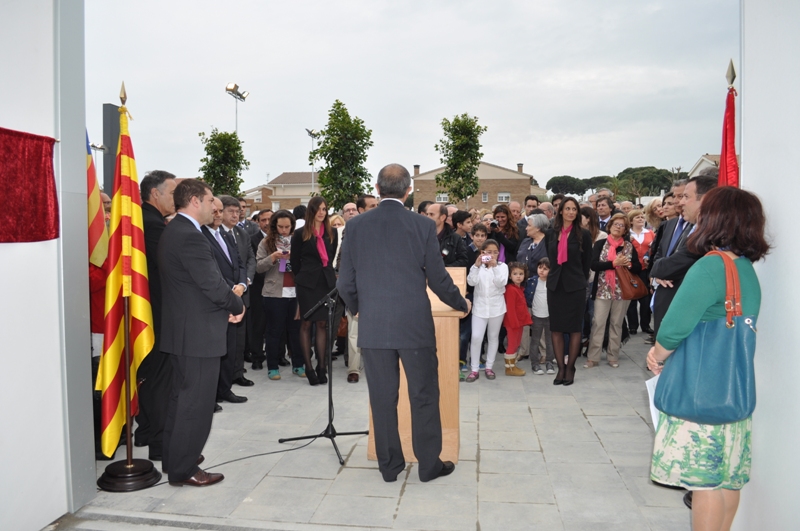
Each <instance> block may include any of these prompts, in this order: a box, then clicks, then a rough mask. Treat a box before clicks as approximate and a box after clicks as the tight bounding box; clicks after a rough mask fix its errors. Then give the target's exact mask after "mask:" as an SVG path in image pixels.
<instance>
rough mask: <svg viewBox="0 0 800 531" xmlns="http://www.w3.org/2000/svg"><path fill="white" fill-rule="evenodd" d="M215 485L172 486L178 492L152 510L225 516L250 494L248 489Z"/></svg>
mask: <svg viewBox="0 0 800 531" xmlns="http://www.w3.org/2000/svg"><path fill="white" fill-rule="evenodd" d="M223 483H224V481H223ZM219 485H222V483H220V484H219ZM215 487H216V485H215V486H213V487H209V488H202V487H201V488H197V487H172V488H174V489H179V490H180V492H176V493H175V494H174V495H173V496H171V497H169V498H167V499H166V500H163V501H162V502H161V503H159V504H158V505H157V506H156V507H155V508H153V512H156V513H172V514H192V515H197V516H217V517H225V516H228V515H230V514H231V513H232V512H233V511H234V510H235V509H236V508H237V507H238V506H239V505H240V504H241V503H242V501H243V500H244V499H245V498H247V497H248V496H249V494H250V489H237V488H226V489H222V488H215Z"/></svg>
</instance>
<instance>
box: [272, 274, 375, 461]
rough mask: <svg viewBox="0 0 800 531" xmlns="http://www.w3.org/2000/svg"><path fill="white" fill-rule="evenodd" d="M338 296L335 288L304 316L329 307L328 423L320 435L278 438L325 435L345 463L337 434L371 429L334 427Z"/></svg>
mask: <svg viewBox="0 0 800 531" xmlns="http://www.w3.org/2000/svg"><path fill="white" fill-rule="evenodd" d="M336 297H337V290H336V289H335V288H334V290H333V291H331V292H330V293H328V294H327V295H325V296H324V297H322V299H321V300H320V301H319V302H318V303H317V304H315V305H314V307H313V308H311V309H310V310H308V312H306V314H305V315H304V316H303V319H308V318H309V317H311V315H313V313H314V312H315V311H317V309H319V307H320V306H327V307H328V331H327V343H326V345H325V355H326V361H325V362H326V363H327V365H328V425H327V426H325V429H324V430H322V433H320V434H319V435H303V436H302V437H289V438H288V439H278V442H279V443H285V442H291V441H304V440H306V439H317V438H319V437H325V438H326V439H329V440H330V441H331V444H332V445H333V449H334V450H336V455H337V456H338V457H339V464H340V465H343V464H344V458H343V457H342V453H341V452H340V451H339V447H338V446H337V445H336V436H337V435H367V434H368V433H369V431H348V432H342V433H337V432H336V428H334V427H333V356H332V350H333V330H335V329H336V328H335V327H334V322H333V315H334V312H335V310H336ZM308 370H313V369H312V368H311V367H308Z"/></svg>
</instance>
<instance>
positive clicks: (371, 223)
mask: <svg viewBox="0 0 800 531" xmlns="http://www.w3.org/2000/svg"><path fill="white" fill-rule="evenodd" d="M376 189H377V191H378V193H379V194H380V196H381V199H382V200H381V204H380V207H378V208H377V209H375V210H374V212H370V213H368V214H367V215H365V216H358V217H356V218H354V219H353V220H352V221H350V222H349V223H348V224H347V231H346V234H347V236H346V238H345V241H344V245H343V247H342V264H341V267H340V269H339V280H338V282H337V287H338V288H339V294H340V296H341V297H342V299H344V301H345V303H346V304H347V307H348V308H350V310H351V311H352V312H354V313H355V314H360V316H361V317H360V320H361V322H360V328H359V336H358V344H359V346H360V347H361V348H362V351H363V355H364V366H365V368H366V371H367V384H368V386H369V401H370V405H371V407H372V413H373V417H372V418H373V422H374V434H375V450H376V453H377V454H378V468H379V470H380V472H381V475H382V476H383V479H384V481H395V480H396V479H397V476H398V474H400V473H401V472H402V471H403V469H404V468H405V466H406V463H405V458H404V456H403V448H402V446H401V444H400V434H399V431H398V427H397V400H398V394H399V386H400V366H399V361H400V360H402V361H403V369H404V370H405V373H406V379H407V381H408V395H409V399H410V401H411V423H412V425H413V426H414V430H413V434H412V446H413V449H414V455H415V456H416V457H417V460H418V461H419V466H418V470H419V479H420V481H431V480H432V479H436V478H438V477H441V476H446V475H448V474H450V473H451V472H453V470H454V469H455V465H454V464H453V463H451V462H449V461H448V462H444V463H443V462H442V460H441V459H439V454H440V453H441V451H442V425H441V420H440V414H439V361H438V359H437V357H436V334H435V331H434V326H433V316H432V315H431V306H430V301H429V299H428V295H427V292H426V286H428V287H430V289H431V290H432V291H433V292H434V293H435V294H436V295H437V296H438V297H439V298H440V299H441V300H442V301H443V302H444V303H445V304H447V305H449V306H451V307H452V308H454V309H456V310H459V311H461V312H464V314H466V313H468V312H469V310H470V304H469V302H468V301H466V300H464V298H463V297H462V296H461V294H460V293H459V290H458V288H457V287H456V286H455V284H453V281H452V279H451V278H450V275H448V274H447V271H446V270H445V268H444V263H443V262H442V260H441V254H440V249H439V242H438V239H437V237H436V224H435V223H433V221H430V220H427V219H424V218H423V217H422V216H419V215H415V214H413V213H412V212H410V211H408V210H406V209H405V208H404V207H403V203H404V202H405V200H406V199H407V198H408V194H409V193H410V192H411V175H409V173H408V170H406V169H405V168H404V167H402V166H400V165H399V164H390V165H389V166H386V167H384V168H383V169H382V170H381V171H380V172H379V173H378V182H377V184H376ZM444 217H447V212H446V211H445V212H444ZM387 234H390V235H391V237H390V238H387V237H386V235H387ZM376 249H380V252H375V250H376ZM388 271H391V274H387V272H388Z"/></svg>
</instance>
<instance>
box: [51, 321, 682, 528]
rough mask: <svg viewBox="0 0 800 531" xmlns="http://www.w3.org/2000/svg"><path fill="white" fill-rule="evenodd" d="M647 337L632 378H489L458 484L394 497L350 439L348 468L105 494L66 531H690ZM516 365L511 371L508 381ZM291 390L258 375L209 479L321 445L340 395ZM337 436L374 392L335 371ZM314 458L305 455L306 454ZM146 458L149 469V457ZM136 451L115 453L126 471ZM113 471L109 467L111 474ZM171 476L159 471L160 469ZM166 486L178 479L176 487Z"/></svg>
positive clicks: (319, 465) (291, 468)
mask: <svg viewBox="0 0 800 531" xmlns="http://www.w3.org/2000/svg"><path fill="white" fill-rule="evenodd" d="M646 352H647V347H646V345H645V344H644V337H643V334H641V333H640V334H639V335H637V336H633V338H632V339H631V341H630V342H629V343H628V344H627V345H625V346H624V347H623V353H622V355H621V361H620V367H619V369H612V368H611V367H609V366H608V365H607V364H605V363H602V364H601V366H600V367H598V368H595V369H590V370H587V369H583V368H582V366H583V361H582V360H581V361H579V363H578V372H577V375H576V377H575V384H574V385H572V386H569V387H563V386H554V385H552V380H553V377H552V376H550V375H545V376H535V375H532V374H530V371H529V369H530V364H529V363H528V362H527V361H525V362H522V363H521V364H520V366H522V367H523V368H524V369H526V370H528V371H529V372H528V374H527V375H526V376H525V377H523V378H513V377H506V376H505V375H504V374H503V373H502V372H501V371H499V370H498V377H497V379H496V380H495V381H489V380H486V379H485V378H484V377H483V374H482V375H481V378H480V379H479V380H478V381H477V382H474V383H470V384H468V383H463V382H462V383H461V384H460V391H461V457H460V461H459V463H458V465H457V466H456V469H455V472H454V473H453V474H452V475H450V476H447V477H444V478H440V479H437V480H435V481H433V482H430V483H425V484H423V483H420V481H419V478H418V477H417V471H416V469H415V465H409V466H408V467H407V469H406V472H405V474H401V475H400V477H399V478H398V481H397V482H395V483H384V482H383V481H382V479H381V476H380V474H379V473H378V471H377V464H376V463H375V462H374V461H368V460H367V437H366V436H357V437H353V436H351V437H340V438H337V443H338V445H339V448H340V449H341V451H342V454H343V455H344V456H345V459H346V463H345V465H344V466H340V465H339V462H338V460H337V459H336V455H335V453H334V451H333V448H332V446H331V444H330V442H329V441H328V440H326V439H318V440H317V441H315V442H313V443H312V444H310V445H309V446H307V447H305V448H301V449H297V450H296V451H290V452H285V453H277V454H272V455H264V456H260V457H252V458H250V459H244V460H241V461H237V462H234V463H229V464H223V465H220V466H218V467H215V468H212V470H213V471H215V472H222V473H224V474H225V480H224V481H223V482H222V483H220V484H219V485H215V486H212V487H208V488H192V487H183V488H176V487H170V486H169V485H167V484H161V485H158V486H155V487H153V488H150V489H146V490H142V491H139V492H133V493H127V494H114V493H108V492H99V493H98V495H97V497H96V498H95V499H94V501H92V502H91V503H90V504H89V505H87V506H85V507H84V508H83V509H81V510H80V511H78V513H76V514H75V515H69V516H66V517H64V518H63V519H62V520H61V521H60V522H58V523H57V525H55V526H52V528H54V529H58V530H62V529H82V530H97V531H101V530H136V531H156V530H170V531H173V530H178V529H200V530H206V529H208V530H211V529H215V530H225V531H233V530H241V529H259V530H297V531H317V530H328V529H336V530H339V531H347V530H359V531H364V530H367V529H369V530H373V529H375V530H379V529H393V530H426V531H427V530H457V531H463V530H478V531H492V530H503V531H511V530H516V529H520V530H530V529H543V530H562V529H563V530H576V531H577V530H605V529H609V530H611V529H613V530H616V531H619V530H622V531H635V530H654V531H655V530H659V531H662V530H663V531H667V530H686V529H689V528H690V520H691V513H690V511H689V510H687V509H686V507H684V505H683V502H682V498H683V494H684V492H683V491H681V490H673V489H667V488H663V487H658V486H656V485H654V484H652V483H651V482H650V481H649V479H648V475H649V463H650V452H651V448H652V440H653V429H652V426H651V422H650V411H649V406H648V401H647V392H646V390H645V386H644V381H645V380H646V379H647V378H649V373H648V372H647V371H646V370H645V368H644V357H645V354H646ZM501 365H502V356H501V357H500V361H499V362H497V364H496V366H495V368H496V369H499V366H501ZM281 372H282V376H283V379H282V380H280V381H270V380H268V379H267V371H266V370H264V371H253V370H250V371H249V372H248V373H247V376H248V377H249V378H251V379H253V380H255V381H256V385H255V387H252V388H246V389H243V388H238V389H239V390H236V392H237V393H239V392H240V391H241V394H243V395H246V396H247V397H248V398H249V401H248V402H247V403H245V404H228V403H223V404H222V406H223V408H224V411H223V412H221V413H218V414H216V415H214V425H213V429H212V431H211V436H210V438H209V440H208V443H207V444H206V447H205V450H204V455H205V457H206V462H205V463H204V464H203V467H204V468H208V467H213V466H214V465H215V464H219V463H224V462H228V461H231V460H235V459H240V458H243V457H246V456H251V455H254V454H260V453H266V452H273V451H280V450H286V449H287V446H286V445H284V444H278V442H277V440H278V439H279V438H280V437H291V436H296V435H303V434H313V433H318V432H320V431H321V430H322V429H323V428H324V427H325V425H326V423H327V407H326V405H327V393H326V390H325V388H324V387H322V386H320V387H311V386H309V385H307V384H306V382H305V380H302V381H301V380H300V379H299V378H297V377H296V376H294V375H292V374H291V372H290V371H289V370H287V368H282V371H281ZM333 389H334V397H335V403H336V418H335V421H334V425H335V427H336V429H337V430H338V431H351V430H352V431H355V430H365V429H367V427H368V418H367V402H368V399H367V386H366V382H365V380H364V378H363V377H362V381H361V382H360V383H358V384H356V385H353V384H348V383H346V382H345V371H344V367H343V361H342V358H341V357H340V358H339V359H338V360H337V361H335V362H334V388H333ZM296 446H300V443H296ZM146 450H147V449H146V448H135V449H134V456H135V457H146V456H147V452H146ZM124 455H125V448H124V447H121V449H120V450H119V451H118V452H117V457H118V458H124ZM106 464H107V463H106V462H99V463H98V474H100V473H102V471H103V469H104V467H105V465H106ZM157 465H160V463H157ZM165 480H166V478H165V479H164V481H165Z"/></svg>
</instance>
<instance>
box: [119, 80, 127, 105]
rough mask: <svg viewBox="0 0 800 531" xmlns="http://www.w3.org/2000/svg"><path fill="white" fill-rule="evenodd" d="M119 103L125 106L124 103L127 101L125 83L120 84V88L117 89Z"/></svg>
mask: <svg viewBox="0 0 800 531" xmlns="http://www.w3.org/2000/svg"><path fill="white" fill-rule="evenodd" d="M119 101H121V102H122V104H123V105H125V102H126V101H128V94H127V93H126V92H125V82H124V81H123V82H122V88H120V89H119Z"/></svg>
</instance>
